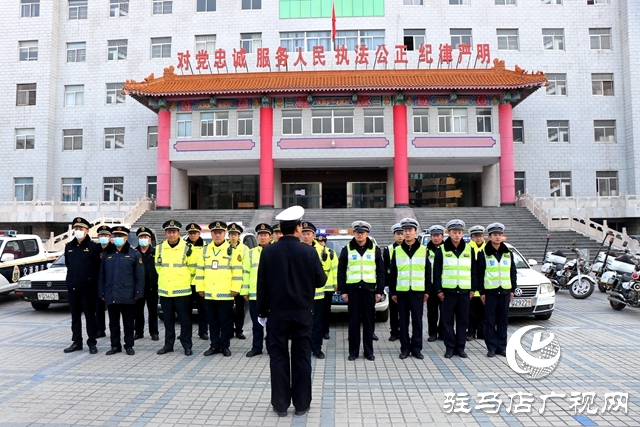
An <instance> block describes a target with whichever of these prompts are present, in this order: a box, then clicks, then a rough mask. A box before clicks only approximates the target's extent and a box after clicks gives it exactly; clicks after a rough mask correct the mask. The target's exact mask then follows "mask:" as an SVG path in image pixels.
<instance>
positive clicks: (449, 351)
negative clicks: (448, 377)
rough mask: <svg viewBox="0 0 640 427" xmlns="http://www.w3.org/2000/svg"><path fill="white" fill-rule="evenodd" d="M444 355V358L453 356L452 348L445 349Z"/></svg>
mask: <svg viewBox="0 0 640 427" xmlns="http://www.w3.org/2000/svg"><path fill="white" fill-rule="evenodd" d="M444 357H445V359H451V358H452V357H453V351H452V350H447V351H446V352H445V353H444Z"/></svg>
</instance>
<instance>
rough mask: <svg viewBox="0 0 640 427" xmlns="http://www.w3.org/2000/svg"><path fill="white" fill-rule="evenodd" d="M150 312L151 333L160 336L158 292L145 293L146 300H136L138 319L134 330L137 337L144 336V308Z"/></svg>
mask: <svg viewBox="0 0 640 427" xmlns="http://www.w3.org/2000/svg"><path fill="white" fill-rule="evenodd" d="M145 305H146V306H147V311H148V312H149V333H150V334H151V335H158V292H157V291H156V292H151V291H149V292H145V295H144V298H138V299H137V300H136V319H135V327H134V330H135V332H136V334H137V335H144V306H145Z"/></svg>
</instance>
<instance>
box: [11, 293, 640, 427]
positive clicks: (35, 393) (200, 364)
mask: <svg viewBox="0 0 640 427" xmlns="http://www.w3.org/2000/svg"><path fill="white" fill-rule="evenodd" d="M535 323H536V321H534V320H533V319H516V320H512V321H511V322H510V326H509V332H510V334H511V333H513V332H514V331H515V330H516V329H517V328H519V327H521V326H525V325H529V324H535ZM538 323H539V324H543V325H544V326H546V327H548V328H549V329H550V330H552V332H554V333H555V334H556V335H557V337H558V340H559V342H560V345H561V347H562V359H561V362H560V364H559V366H558V368H557V369H556V370H555V371H554V372H553V373H552V374H551V375H550V376H548V377H546V378H543V379H539V380H528V379H526V378H524V377H522V376H521V375H519V374H516V373H515V372H513V371H512V370H511V369H510V368H509V366H508V365H507V362H506V359H505V358H502V357H495V358H493V359H488V358H487V357H485V349H484V347H483V345H482V344H481V343H480V342H477V341H476V342H473V343H471V344H470V345H469V346H468V348H467V350H468V353H469V356H470V357H469V358H468V359H466V360H463V359H459V358H457V357H454V358H453V359H451V360H447V359H444V358H443V353H444V347H443V344H442V342H441V341H437V342H436V343H427V342H426V341H425V351H424V353H425V355H426V357H425V359H424V360H423V361H420V360H417V359H414V358H409V359H407V360H405V361H402V360H399V359H398V353H399V343H398V342H393V343H392V342H389V341H387V339H388V337H389V335H388V332H387V330H386V326H383V325H382V324H378V327H377V333H378V335H379V336H380V338H381V340H380V341H378V342H377V343H374V345H375V352H376V357H377V358H376V361H375V362H369V361H365V360H363V359H362V358H360V359H358V360H357V361H355V362H349V361H347V360H346V356H347V352H346V347H347V342H346V339H347V335H346V325H345V323H344V321H343V320H340V319H338V321H337V322H336V323H335V324H334V328H333V330H332V333H331V339H330V340H329V341H325V349H324V350H325V352H326V353H327V358H326V359H325V360H320V361H319V360H316V359H313V402H312V406H311V411H310V412H309V413H308V414H307V415H305V416H303V417H292V416H291V415H289V416H288V417H287V418H278V417H277V416H276V414H274V413H273V412H271V407H270V404H269V395H270V385H269V369H268V356H267V355H263V356H258V357H254V358H251V359H249V358H247V357H245V356H244V353H245V352H246V351H247V350H248V349H249V346H250V344H249V342H250V341H249V340H246V341H239V340H236V339H234V340H233V341H232V348H231V350H232V352H233V356H232V357H229V358H224V357H222V356H221V355H216V356H213V357H207V358H205V357H203V356H202V352H203V351H204V350H206V348H207V346H208V344H207V343H206V342H204V341H201V340H199V339H196V340H195V346H194V352H195V354H194V355H193V356H192V357H185V356H184V355H183V354H182V353H181V352H175V353H171V354H168V355H164V356H158V355H156V354H155V352H156V351H157V350H158V349H159V348H160V346H161V344H160V345H159V344H158V342H153V341H151V340H150V339H149V337H148V336H146V337H145V338H144V339H142V340H138V341H136V346H135V349H136V352H137V353H136V354H135V356H127V355H126V354H124V353H121V354H116V355H114V356H106V355H105V354H104V352H105V351H106V350H108V347H109V340H108V338H106V339H104V338H103V339H101V340H99V343H98V349H99V354H97V355H90V354H89V352H88V349H87V347H86V346H85V350H84V351H82V352H76V353H72V354H63V352H62V350H63V348H65V347H66V346H68V345H69V344H70V337H71V331H70V316H69V313H68V310H67V308H66V307H65V306H60V307H52V308H51V309H49V310H48V311H46V312H36V311H34V310H33V309H31V306H30V305H29V304H28V303H24V302H22V301H19V300H18V299H17V298H16V297H15V296H3V297H0V360H1V361H2V365H1V367H0V426H9V425H11V426H13V425H104V426H115V425H123V426H146V425H148V426H167V425H204V424H207V425H220V426H225V425H226V426H289V425H292V426H305V425H308V426H363V425H366V426H367V427H370V426H373V425H385V426H389V425H393V426H423V425H429V424H432V423H433V424H434V425H437V426H439V425H457V426H474V425H480V426H492V425H496V426H537V425H540V426H551V425H553V426H580V425H598V426H638V425H640V413H638V407H639V403H640V401H639V397H640V382H639V381H638V380H637V378H638V363H637V362H638V360H640V345H639V344H638V336H639V334H640V310H637V309H630V308H626V309H625V310H623V311H621V312H615V311H613V310H612V309H611V308H610V307H609V304H608V302H607V301H606V299H605V296H604V294H601V293H600V292H598V291H597V290H596V292H595V293H594V294H593V295H592V296H591V297H590V298H589V299H587V300H584V301H578V300H574V299H573V298H571V297H570V296H569V295H568V293H566V292H565V293H561V294H559V295H558V298H557V310H556V312H555V313H554V315H553V316H552V318H551V319H550V320H548V321H546V322H544V321H543V322H538ZM247 335H249V334H247ZM161 337H162V330H161ZM161 339H162V338H161ZM161 342H162V341H160V343H161ZM483 392H494V393H499V394H498V395H497V397H496V398H497V399H499V400H501V401H502V405H501V406H500V409H499V412H498V413H496V414H491V413H488V412H489V411H493V410H494V409H493V408H495V405H493V406H490V407H489V408H487V409H480V408H477V407H476V405H477V404H478V402H479V401H480V398H479V397H478V396H477V394H478V393H483ZM518 392H522V393H530V394H531V395H530V397H531V398H533V399H535V400H534V401H533V403H532V406H531V408H530V410H528V411H527V407H526V406H517V405H516V404H521V403H523V401H521V400H520V399H519V398H518V396H514V398H513V403H514V405H513V406H512V407H511V408H510V403H511V398H510V397H509V396H508V395H509V394H514V393H518ZM552 392H555V393H557V394H564V395H565V397H564V398H559V397H557V398H553V399H549V400H547V405H546V408H545V409H544V411H543V412H542V414H541V413H540V409H541V396H543V395H548V394H551V393H552ZM573 392H577V393H579V394H580V395H579V396H577V397H576V398H575V399H574V400H575V401H576V402H577V404H573V407H572V400H571V393H573ZM607 392H626V393H628V412H627V413H624V411H612V410H605V411H604V413H603V405H604V397H605V396H604V395H605V393H607ZM445 393H457V394H456V395H455V396H454V397H452V398H453V399H454V400H455V399H457V398H459V397H460V396H461V393H468V394H469V395H470V401H469V405H468V409H469V412H468V413H464V412H455V410H452V409H453V408H452V407H451V406H449V405H448V404H446V396H445ZM582 393H595V399H594V401H593V404H592V405H591V406H590V408H587V407H583V405H582V403H583V398H584V395H583V394H582ZM520 396H523V397H524V399H525V400H526V399H527V396H528V395H526V394H521V395H520ZM587 399H588V396H587ZM584 401H585V402H586V399H585V400H584ZM585 406H588V405H585ZM458 408H463V409H464V407H463V406H460V407H458ZM508 409H509V411H507V410H508ZM594 409H597V413H595V414H594V413H587V410H589V411H590V412H593V410H594ZM515 410H518V411H520V410H521V411H522V412H521V413H514V412H516V411H515ZM289 412H290V414H291V412H292V410H290V411H289Z"/></svg>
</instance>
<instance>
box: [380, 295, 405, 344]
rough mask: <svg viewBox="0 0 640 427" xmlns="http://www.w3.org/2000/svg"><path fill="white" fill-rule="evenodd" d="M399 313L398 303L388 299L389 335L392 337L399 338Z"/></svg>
mask: <svg viewBox="0 0 640 427" xmlns="http://www.w3.org/2000/svg"><path fill="white" fill-rule="evenodd" d="M374 307H375V306H374ZM374 310H375V308H374ZM399 313H400V312H399V311H398V303H396V302H394V301H393V300H392V299H390V300H389V333H390V334H391V336H393V337H400V314H399Z"/></svg>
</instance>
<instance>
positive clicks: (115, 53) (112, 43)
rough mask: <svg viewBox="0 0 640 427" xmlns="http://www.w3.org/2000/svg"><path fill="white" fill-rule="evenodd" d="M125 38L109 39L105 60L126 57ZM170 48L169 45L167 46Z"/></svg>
mask: <svg viewBox="0 0 640 427" xmlns="http://www.w3.org/2000/svg"><path fill="white" fill-rule="evenodd" d="M128 44H129V41H128V40H127V39H121V40H109V41H108V45H109V47H108V48H107V61H122V60H124V59H127V45H128ZM169 49H171V47H169Z"/></svg>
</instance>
